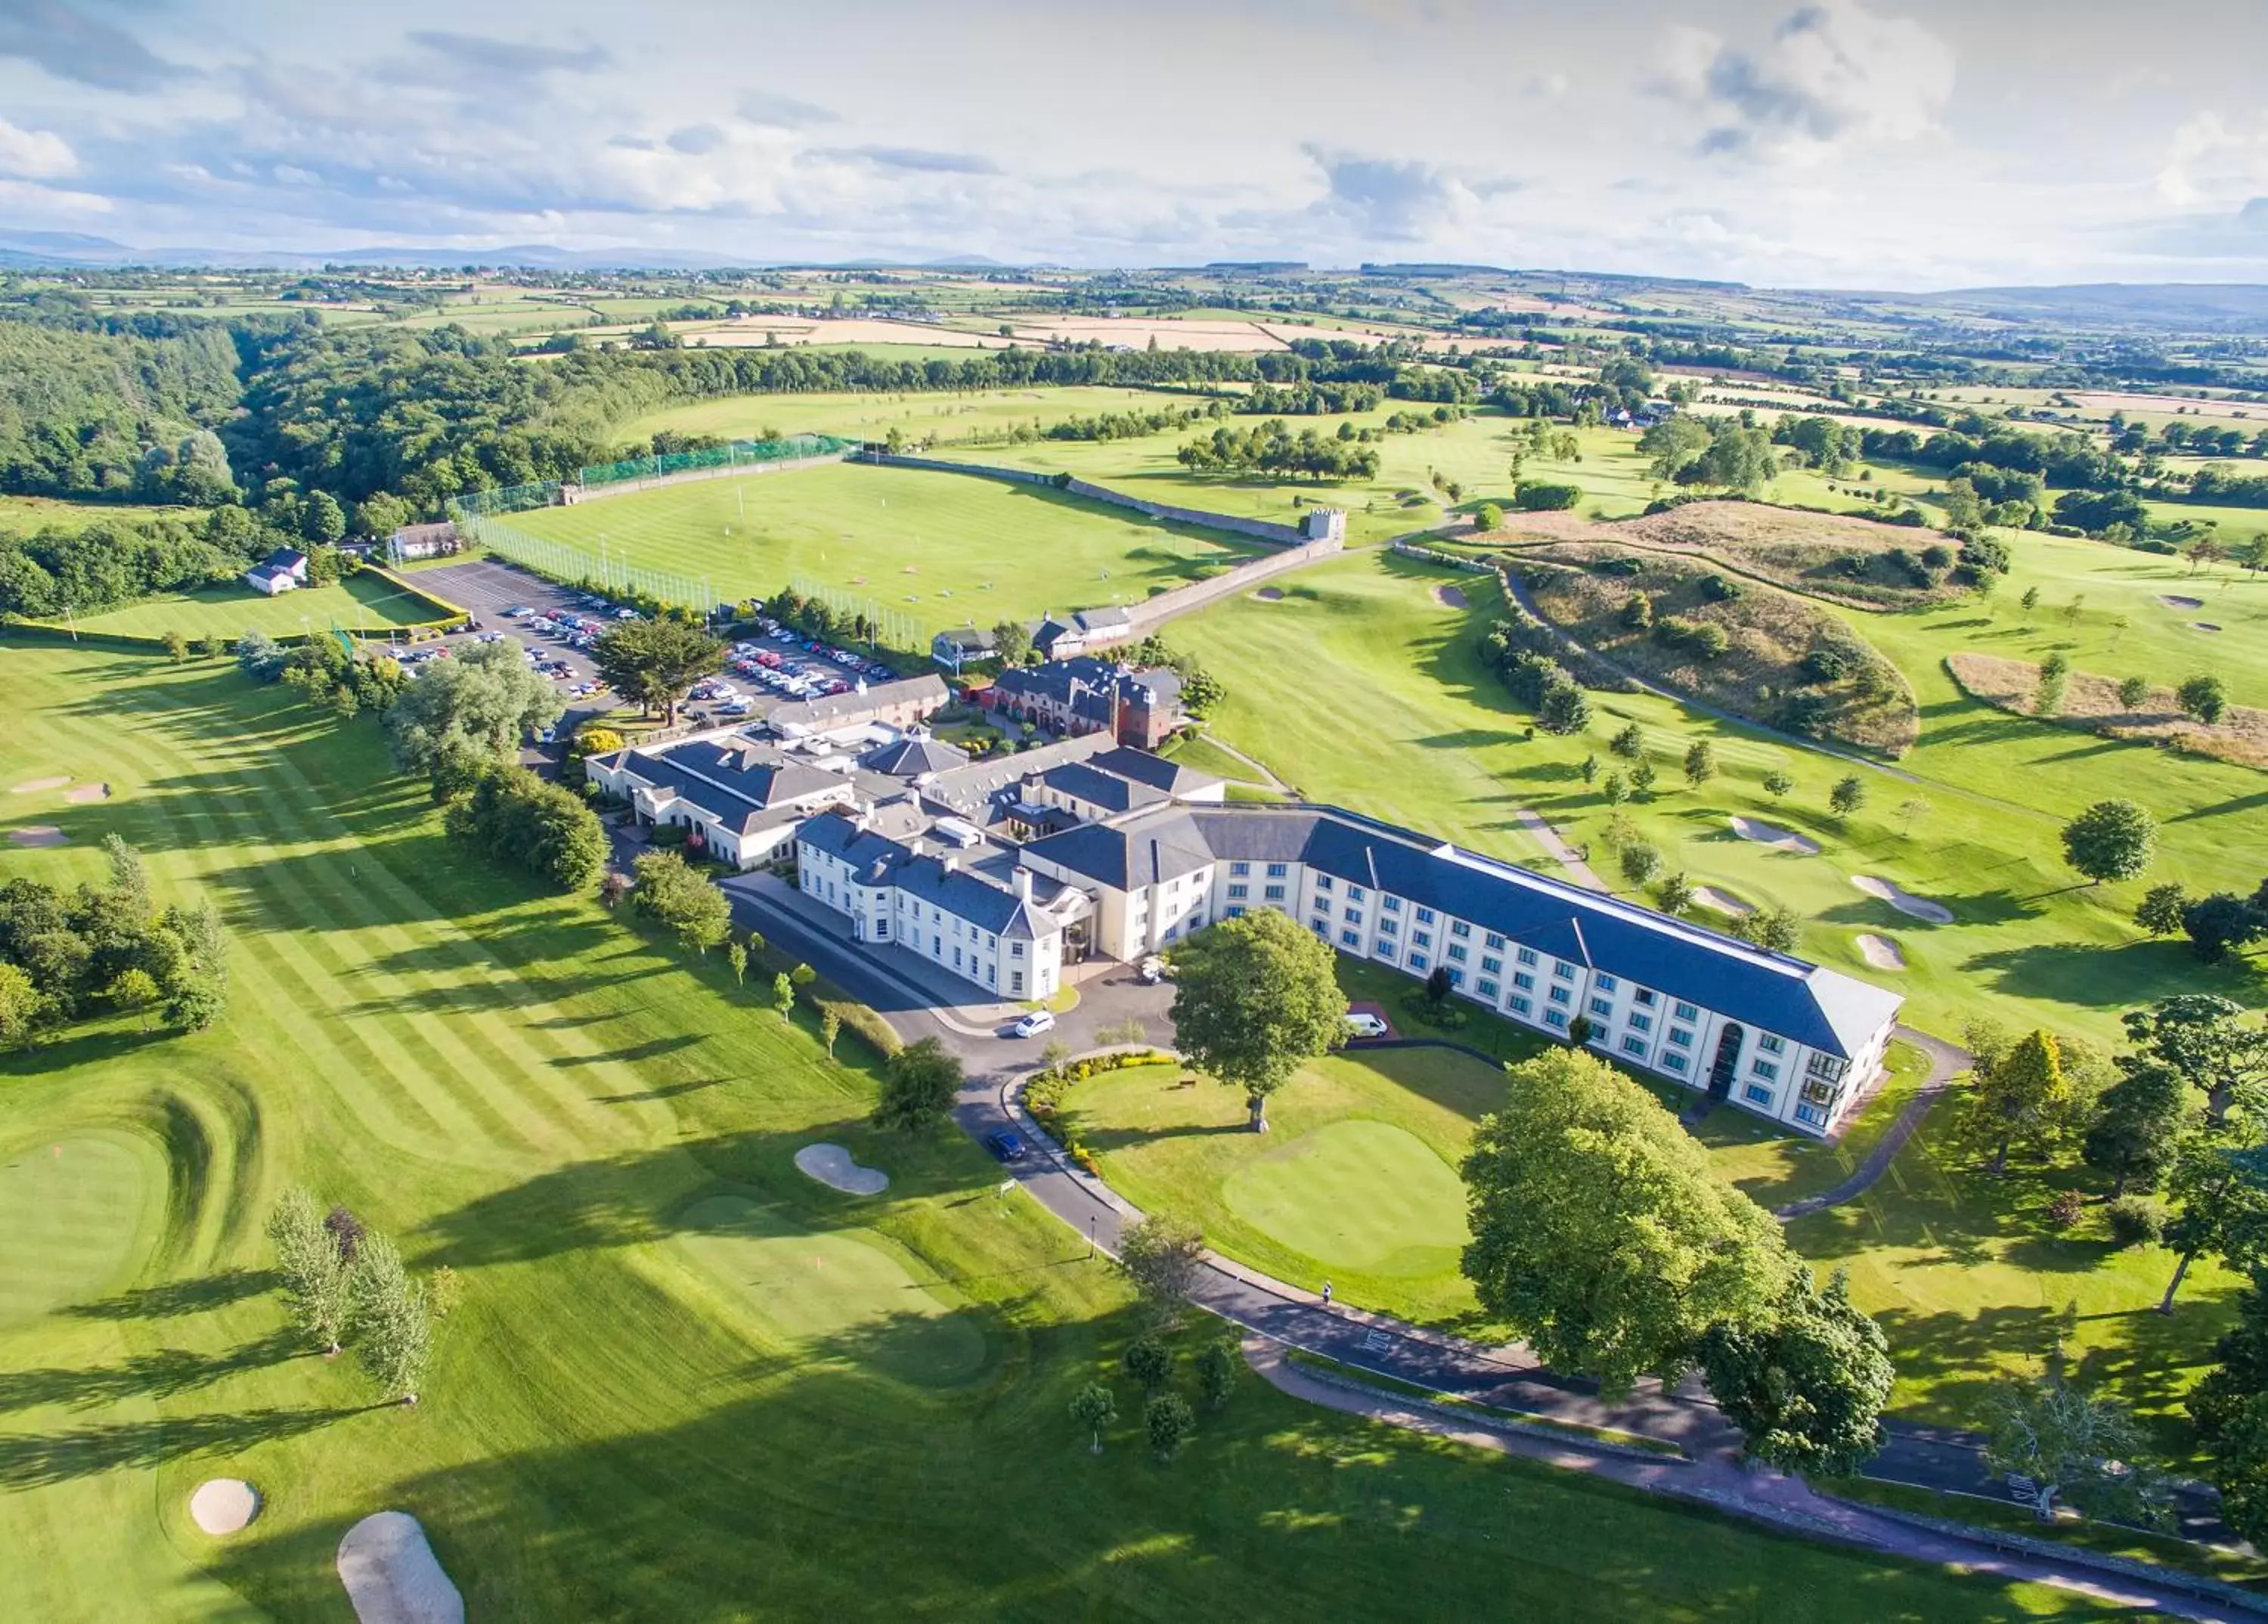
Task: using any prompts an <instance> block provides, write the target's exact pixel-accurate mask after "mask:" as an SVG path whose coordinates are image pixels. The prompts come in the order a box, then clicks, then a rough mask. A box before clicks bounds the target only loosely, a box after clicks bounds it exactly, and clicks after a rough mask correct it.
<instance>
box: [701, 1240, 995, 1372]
mask: <svg viewBox="0 0 2268 1624" xmlns="http://www.w3.org/2000/svg"><path fill="white" fill-rule="evenodd" d="M681 1222H683V1224H684V1229H682V1231H681V1233H680V1234H679V1235H678V1236H677V1237H676V1242H675V1244H676V1245H677V1247H678V1249H679V1250H680V1251H681V1252H683V1253H684V1255H685V1256H686V1257H687V1258H688V1259H690V1260H691V1261H692V1263H693V1265H694V1266H695V1267H696V1268H697V1269H699V1270H700V1271H701V1273H703V1274H705V1275H707V1276H708V1277H709V1278H710V1279H711V1280H713V1281H716V1282H717V1283H718V1285H720V1286H723V1287H724V1288H725V1289H726V1290H728V1291H730V1292H731V1293H732V1294H733V1295H734V1296H737V1297H739V1298H740V1300H741V1301H742V1302H743V1303H746V1304H747V1308H748V1310H749V1311H750V1312H751V1313H752V1314H753V1315H754V1316H755V1318H757V1319H758V1320H759V1321H760V1322H761V1323H762V1326H763V1328H764V1329H765V1330H767V1331H768V1332H770V1333H771V1334H772V1335H773V1336H775V1337H777V1339H779V1340H783V1341H785V1342H789V1343H792V1344H794V1345H795V1346H797V1347H802V1348H804V1349H806V1350H807V1351H810V1352H812V1353H814V1354H817V1355H821V1356H834V1357H845V1358H850V1359H853V1360H856V1361H857V1362H858V1363H860V1364H863V1365H866V1366H869V1367H871V1368H872V1369H875V1370H878V1371H880V1373H881V1374H883V1375H885V1376H889V1377H895V1378H896V1379H897V1380H899V1381H902V1382H909V1383H911V1384H914V1385H916V1386H919V1387H953V1386H957V1385H959V1384H961V1383H963V1382H966V1381H968V1380H969V1379H971V1378H972V1377H975V1376H976V1373H977V1371H978V1370H979V1369H982V1368H983V1364H984V1333H983V1331H982V1330H980V1329H979V1328H978V1326H977V1324H976V1316H975V1314H974V1313H972V1312H971V1311H969V1310H968V1309H967V1308H966V1307H965V1306H964V1305H962V1304H961V1303H959V1302H958V1301H956V1300H954V1299H953V1298H951V1296H949V1294H948V1288H946V1287H944V1286H942V1285H940V1284H937V1283H934V1282H932V1283H924V1282H923V1281H917V1279H915V1278H914V1275H913V1273H912V1272H911V1271H910V1270H909V1268H908V1267H907V1266H906V1264H905V1263H904V1262H903V1261H902V1259H900V1257H899V1255H898V1254H897V1252H896V1251H894V1250H892V1249H890V1248H888V1247H887V1245H886V1244H884V1243H883V1242H882V1241H881V1240H880V1238H879V1237H878V1236H874V1235H873V1233H872V1232H871V1231H868V1230H865V1229H829V1230H825V1231H819V1232H814V1231H812V1230H808V1229H800V1228H799V1227H797V1225H796V1224H795V1223H794V1222H792V1220H790V1219H788V1218H786V1217H784V1216H783V1215H782V1214H779V1213H778V1212H777V1211H775V1210H773V1209H772V1208H770V1207H759V1206H757V1205H756V1204H755V1202H753V1201H748V1200H742V1199H741V1198H740V1197H739V1196H711V1197H710V1198H709V1199H708V1200H703V1201H697V1202H696V1203H695V1204H694V1205H693V1206H692V1207H688V1208H687V1209H686V1211H685V1214H684V1215H683V1218H682V1220H681Z"/></svg>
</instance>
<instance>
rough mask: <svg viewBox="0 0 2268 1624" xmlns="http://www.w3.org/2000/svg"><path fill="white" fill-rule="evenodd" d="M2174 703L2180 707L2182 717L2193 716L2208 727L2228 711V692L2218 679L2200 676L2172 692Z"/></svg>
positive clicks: (2206, 675) (2211, 676) (2190, 679)
mask: <svg viewBox="0 0 2268 1624" xmlns="http://www.w3.org/2000/svg"><path fill="white" fill-rule="evenodd" d="M2174 702H2175V703H2176V705H2180V706H2181V707H2182V714H2183V715H2184V716H2193V717H2195V718H2196V719H2197V720H2199V721H2201V722H2203V723H2205V726H2206V727H2211V726H2213V723H2215V722H2217V721H2219V720H2220V719H2221V716H2222V714H2223V713H2224V712H2226V711H2227V710H2228V690H2227V689H2225V688H2224V687H2222V686H2221V682H2220V678H2219V677H2217V676H2213V675H2208V674H2201V675H2197V676H2192V677H2191V678H2189V679H2188V680H2187V681H2185V682H2184V683H2183V684H2182V685H2181V686H2180V687H2179V688H2176V690H2174Z"/></svg>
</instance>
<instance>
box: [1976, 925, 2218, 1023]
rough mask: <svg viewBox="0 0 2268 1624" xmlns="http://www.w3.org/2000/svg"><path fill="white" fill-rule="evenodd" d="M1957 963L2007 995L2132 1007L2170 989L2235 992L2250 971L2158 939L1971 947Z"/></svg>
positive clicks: (2099, 1006) (2171, 992) (2165, 995)
mask: <svg viewBox="0 0 2268 1624" xmlns="http://www.w3.org/2000/svg"><path fill="white" fill-rule="evenodd" d="M1960 967H1961V969H1962V970H1963V971H1967V972H1969V973H1970V974H1972V975H1978V976H1990V977H1992V978H1993V981H1992V987H1993V990H1994V991H1995V992H1998V993H2006V994H2007V995H2009V996H2011V997H2015V998H2043V999H2053V1000H2058V1001H2061V1002H2066V1003H2079V1004H2084V1005H2086V1006H2088V1007H2089V1008H2097V1009H2131V1008H2139V1007H2140V1006H2142V1005H2144V1004H2147V1003H2150V1002H2152V1001H2154V1000H2157V999H2161V998H2170V997H2172V996H2173V995H2174V994H2176V993H2197V992H2205V991H2217V992H2227V993H2230V994H2231V995H2232V996H2235V997H2239V998H2242V997H2245V996H2247V995H2248V994H2249V993H2250V992H2251V990H2252V988H2253V986H2254V985H2255V983H2256V982H2257V976H2256V975H2255V974H2254V973H2253V972H2252V971H2250V968H2249V967H2248V966H2246V965H2244V964H2242V963H2241V962H2239V961H2238V960H2235V959H2231V960H2230V961H2229V962H2228V963H2226V964H2222V965H2219V966H2212V965H2205V964H2201V963H2198V960H2197V958H2196V957H2195V956H2194V955H2192V954H2191V953H2190V952H2189V951H2188V950H2187V949H2186V948H2183V947H2181V946H2179V945H2177V944H2175V943H2171V942H2165V941H2133V942H2128V943H2125V944H2124V945H2123V946H2120V947H2110V948H2106V947H2104V946H2102V945H2101V944H2100V943H2097V942H2085V941H2055V942H2041V943H2038V944H2036V945H2034V946H2031V947H2024V948H2004V949H1999V951H1997V952H1992V953H1977V954H1971V955H1970V956H1969V957H1968V958H1966V959H1964V960H1962V963H1961V966H1960ZM2213 983H2219V985H2217V986H2216V985H2212V984H2213Z"/></svg>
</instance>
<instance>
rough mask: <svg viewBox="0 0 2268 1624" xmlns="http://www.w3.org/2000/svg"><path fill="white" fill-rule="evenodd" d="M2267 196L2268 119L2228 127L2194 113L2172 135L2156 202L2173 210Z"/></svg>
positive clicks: (2208, 114)
mask: <svg viewBox="0 0 2268 1624" xmlns="http://www.w3.org/2000/svg"><path fill="white" fill-rule="evenodd" d="M2263 192H2268V113H2264V114H2260V115H2259V116H2258V117H2257V118H2256V119H2254V120H2253V121H2252V122H2251V123H2250V124H2249V125H2247V124H2244V123H2242V122H2239V123H2237V124H2235V125H2233V126H2232V125H2231V124H2230V123H2229V122H2228V120H2226V119H2224V118H2222V117H2221V115H2220V114H2218V113H2212V112H2206V113H2199V114H2196V115H2194V116H2193V117H2191V119H2189V120H2188V121H2187V122H2184V123H2183V125H2182V127H2181V128H2180V129H2176V131H2174V137H2173V139H2172V141H2171V142H2169V144H2168V145H2167V149H2166V161H2165V165H2164V166H2163V167H2162V168H2161V169H2160V170H2159V171H2158V196H2161V197H2162V198H2164V199H2165V200H2166V201H2167V202H2168V203H2171V204H2173V205H2174V206H2175V207H2176V208H2177V209H2190V208H2196V207H2198V206H2200V205H2204V204H2208V203H2210V204H2215V205H2222V206H2227V205H2231V204H2235V203H2243V202H2245V201H2247V200H2248V199H2250V198H2252V197H2255V196H2258V195H2259V194H2261V193H2263Z"/></svg>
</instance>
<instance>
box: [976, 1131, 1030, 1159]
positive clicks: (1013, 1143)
mask: <svg viewBox="0 0 2268 1624" xmlns="http://www.w3.org/2000/svg"><path fill="white" fill-rule="evenodd" d="M984 1146H985V1148H986V1149H988V1150H990V1152H991V1153H992V1154H993V1155H996V1156H998V1157H999V1158H1000V1160H1002V1161H1003V1162H1020V1161H1022V1160H1023V1159H1024V1157H1025V1155H1026V1154H1027V1153H1026V1151H1025V1149H1024V1141H1023V1139H1022V1137H1021V1136H1020V1135H1019V1134H1015V1133H1010V1132H1009V1131H1008V1130H1007V1129H1006V1128H995V1129H993V1130H992V1131H991V1132H990V1133H987V1134H986V1135H985V1136H984Z"/></svg>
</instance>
